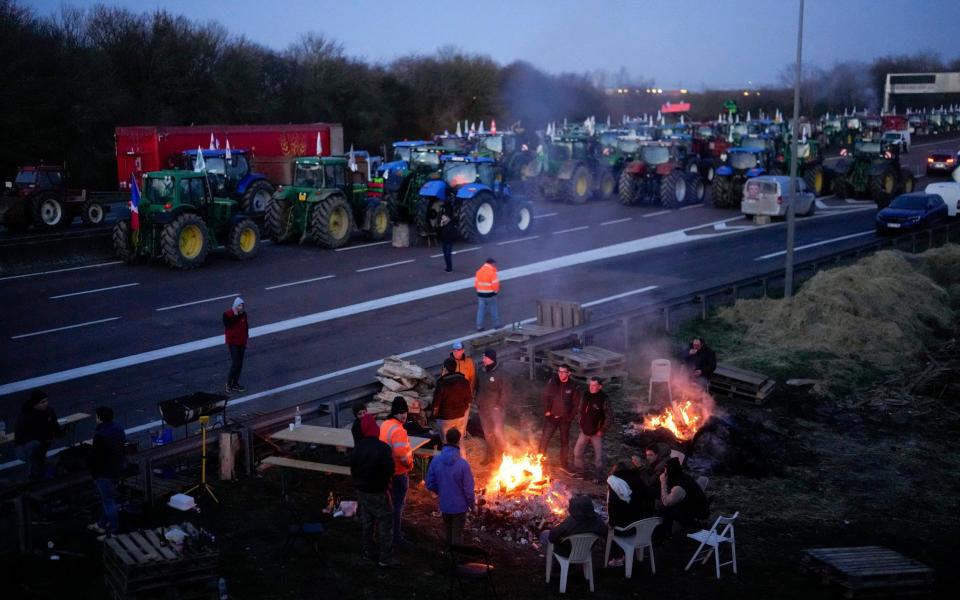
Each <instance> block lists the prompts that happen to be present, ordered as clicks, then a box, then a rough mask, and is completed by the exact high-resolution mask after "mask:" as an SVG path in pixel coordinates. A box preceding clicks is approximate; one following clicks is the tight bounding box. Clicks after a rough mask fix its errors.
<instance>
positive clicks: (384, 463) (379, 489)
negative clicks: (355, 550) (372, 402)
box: [350, 414, 395, 567]
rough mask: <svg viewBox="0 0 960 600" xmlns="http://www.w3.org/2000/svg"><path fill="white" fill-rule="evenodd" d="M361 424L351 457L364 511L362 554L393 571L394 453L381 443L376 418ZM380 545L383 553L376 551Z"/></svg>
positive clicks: (366, 418) (368, 417)
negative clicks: (392, 498) (391, 501)
mask: <svg viewBox="0 0 960 600" xmlns="http://www.w3.org/2000/svg"><path fill="white" fill-rule="evenodd" d="M357 422H359V423H360V427H359V429H360V436H361V437H360V441H359V442H357V443H356V445H355V446H354V448H353V452H352V453H351V454H350V475H351V477H353V484H354V486H356V488H357V502H358V504H359V508H360V531H361V536H362V538H363V539H362V541H361V550H360V553H361V555H362V556H363V557H364V558H366V559H367V560H371V561H374V560H375V561H377V563H378V564H379V565H380V566H381V567H392V566H395V563H394V562H393V508H392V507H391V505H390V495H389V493H388V490H389V489H390V484H391V482H392V480H393V453H392V452H390V446H388V445H387V444H386V443H384V442H382V441H380V439H378V438H379V436H380V428H379V427H377V421H376V419H375V418H374V417H373V415H370V414H363V415H361V416H360V418H359V419H357ZM374 534H376V535H374ZM375 538H376V539H375ZM378 543H379V552H377V551H376V550H375V549H376V548H377V544H378Z"/></svg>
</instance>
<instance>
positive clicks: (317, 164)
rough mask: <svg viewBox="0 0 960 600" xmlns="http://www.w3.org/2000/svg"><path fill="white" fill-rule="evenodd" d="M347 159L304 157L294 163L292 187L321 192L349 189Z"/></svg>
mask: <svg viewBox="0 0 960 600" xmlns="http://www.w3.org/2000/svg"><path fill="white" fill-rule="evenodd" d="M347 182H348V177H347V159H345V158H342V157H317V156H302V157H300V158H297V159H296V160H295V161H294V162H293V184H292V185H291V187H296V188H307V189H311V190H321V189H330V188H338V189H341V190H346V189H347V187H348V183H347Z"/></svg>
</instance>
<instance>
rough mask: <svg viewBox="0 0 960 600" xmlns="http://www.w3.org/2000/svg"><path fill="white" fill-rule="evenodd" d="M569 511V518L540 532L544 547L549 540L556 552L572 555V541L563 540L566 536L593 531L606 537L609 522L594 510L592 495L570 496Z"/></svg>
mask: <svg viewBox="0 0 960 600" xmlns="http://www.w3.org/2000/svg"><path fill="white" fill-rule="evenodd" d="M568 513H569V514H568V516H567V518H566V519H564V520H563V521H561V522H560V524H559V525H557V526H556V527H554V528H553V529H544V530H543V531H541V532H540V543H541V544H542V545H543V546H544V548H545V547H546V545H547V542H550V543H551V544H553V545H554V552H556V553H557V554H559V555H560V556H570V550H571V549H572V548H571V546H570V542H567V541H563V540H564V538H567V537H570V536H571V535H577V534H578V533H592V534H595V535H597V536H599V537H601V538H603V537H606V535H607V524H606V523H604V522H603V519H602V518H601V517H600V515H598V514H597V511H596V510H594V508H593V500H591V499H590V496H586V495H584V494H577V495H575V496H573V497H572V498H570V505H569V508H568ZM561 542H562V543H561Z"/></svg>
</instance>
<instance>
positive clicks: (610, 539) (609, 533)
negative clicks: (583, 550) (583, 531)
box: [603, 529, 613, 567]
mask: <svg viewBox="0 0 960 600" xmlns="http://www.w3.org/2000/svg"><path fill="white" fill-rule="evenodd" d="M611 546H613V530H612V529H610V530H608V531H607V549H606V550H604V551H603V566H604V567H606V566H607V565H609V564H610V547H611Z"/></svg>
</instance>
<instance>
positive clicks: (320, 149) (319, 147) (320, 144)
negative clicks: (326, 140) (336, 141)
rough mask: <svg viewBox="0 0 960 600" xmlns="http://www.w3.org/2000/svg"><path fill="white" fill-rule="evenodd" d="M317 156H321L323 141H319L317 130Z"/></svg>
mask: <svg viewBox="0 0 960 600" xmlns="http://www.w3.org/2000/svg"><path fill="white" fill-rule="evenodd" d="M317 156H323V142H322V141H320V132H319V131H318V132H317Z"/></svg>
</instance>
